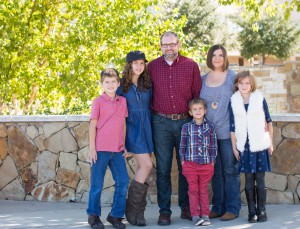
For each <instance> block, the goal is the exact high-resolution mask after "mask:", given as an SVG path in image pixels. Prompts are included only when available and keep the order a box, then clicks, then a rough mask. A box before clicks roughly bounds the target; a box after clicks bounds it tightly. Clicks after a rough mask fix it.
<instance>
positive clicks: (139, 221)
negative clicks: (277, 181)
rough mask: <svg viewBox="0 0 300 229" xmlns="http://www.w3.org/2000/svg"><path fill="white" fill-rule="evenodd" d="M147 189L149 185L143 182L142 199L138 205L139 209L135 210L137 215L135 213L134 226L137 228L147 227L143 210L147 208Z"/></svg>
mask: <svg viewBox="0 0 300 229" xmlns="http://www.w3.org/2000/svg"><path fill="white" fill-rule="evenodd" d="M148 188H149V184H148V183H146V182H145V183H144V187H143V188H142V192H143V197H142V200H141V202H140V205H139V207H138V209H137V213H136V225H138V226H146V225H147V221H146V220H145V216H144V212H145V209H146V206H147V192H148Z"/></svg>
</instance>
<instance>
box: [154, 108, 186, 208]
mask: <svg viewBox="0 0 300 229" xmlns="http://www.w3.org/2000/svg"><path fill="white" fill-rule="evenodd" d="M190 120H191V118H187V119H183V120H171V119H168V118H165V117H162V116H160V115H155V114H153V115H152V134H153V142H154V154H155V157H156V169H157V171H156V176H157V179H156V185H157V202H158V206H159V208H160V210H159V212H160V213H169V214H172V211H171V209H170V208H171V194H172V185H171V168H172V158H173V149H174V147H175V148H176V159H177V166H178V172H179V175H178V204H179V206H180V208H181V209H183V208H185V207H189V198H188V184H187V181H186V179H185V177H184V176H183V175H182V167H181V163H180V158H179V145H180V133H181V128H182V126H183V124H185V123H187V122H189V121H190Z"/></svg>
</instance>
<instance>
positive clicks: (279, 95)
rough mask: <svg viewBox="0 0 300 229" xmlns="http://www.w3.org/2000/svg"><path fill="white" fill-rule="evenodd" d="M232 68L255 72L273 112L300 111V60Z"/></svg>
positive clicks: (204, 70) (203, 69) (259, 88)
mask: <svg viewBox="0 0 300 229" xmlns="http://www.w3.org/2000/svg"><path fill="white" fill-rule="evenodd" d="M200 68H201V72H202V73H205V72H208V71H209V69H208V68H207V67H206V66H200ZM230 68H231V69H232V70H234V71H236V72H239V71H242V70H250V71H251V72H252V73H253V75H254V76H255V77H256V81H257V86H258V90H260V91H261V92H263V95H264V96H265V98H266V100H267V102H268V105H269V109H270V112H271V113H272V114H279V113H300V61H290V62H286V63H284V64H282V65H274V66H268V65H263V66H255V67H250V66H247V67H241V66H232V67H230Z"/></svg>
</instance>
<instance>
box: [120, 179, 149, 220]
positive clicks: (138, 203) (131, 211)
mask: <svg viewBox="0 0 300 229" xmlns="http://www.w3.org/2000/svg"><path fill="white" fill-rule="evenodd" d="M148 187H149V185H148V186H147V185H145V184H142V183H139V182H137V181H136V180H134V179H133V180H132V181H131V183H130V186H129V189H128V198H127V200H126V209H125V217H126V219H127V221H128V222H129V223H130V224H132V225H138V224H141V226H144V224H147V222H146V220H145V219H144V211H145V207H146V205H147V201H146V196H145V193H146V192H147V190H148ZM143 199H145V201H144V200H143ZM145 202H146V204H145ZM137 213H139V214H137Z"/></svg>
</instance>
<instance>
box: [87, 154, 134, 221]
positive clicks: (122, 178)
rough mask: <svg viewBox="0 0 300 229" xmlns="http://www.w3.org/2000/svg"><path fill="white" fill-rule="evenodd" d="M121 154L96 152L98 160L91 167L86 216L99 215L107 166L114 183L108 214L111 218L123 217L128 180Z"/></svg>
mask: <svg viewBox="0 0 300 229" xmlns="http://www.w3.org/2000/svg"><path fill="white" fill-rule="evenodd" d="M122 154H123V152H119V153H114V152H103V151H98V152H97V156H98V159H97V161H96V164H93V165H92V173H91V188H90V195H89V204H88V208H87V210H86V212H87V214H88V215H91V214H95V215H98V216H100V215H101V206H100V203H101V202H100V199H101V192H102V189H103V183H104V176H105V172H106V169H107V166H109V168H110V171H111V173H112V176H113V179H114V181H115V193H114V199H113V204H112V209H111V212H110V214H111V216H113V217H118V218H121V217H123V215H124V213H125V207H126V194H127V188H128V183H129V178H128V174H127V170H126V164H125V159H124V157H123V156H122Z"/></svg>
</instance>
